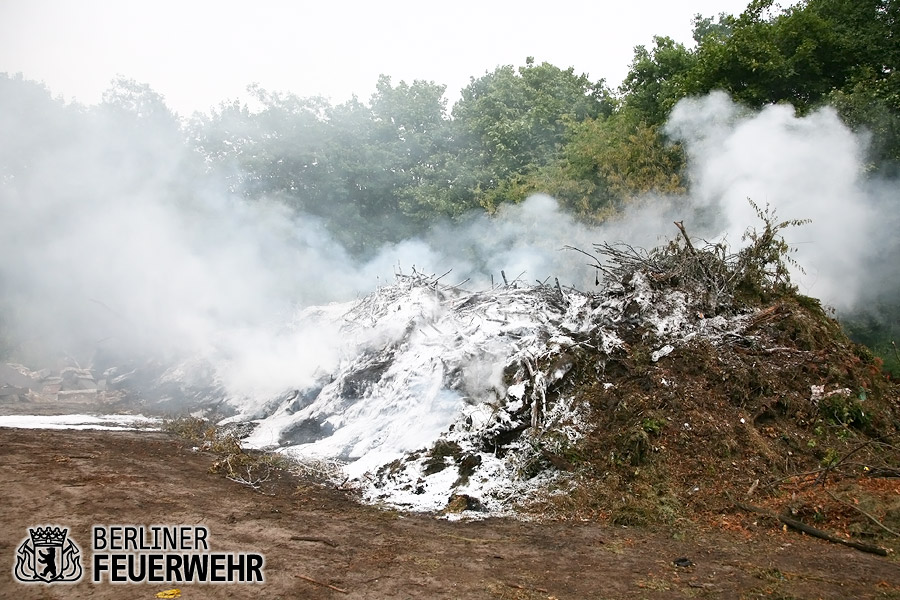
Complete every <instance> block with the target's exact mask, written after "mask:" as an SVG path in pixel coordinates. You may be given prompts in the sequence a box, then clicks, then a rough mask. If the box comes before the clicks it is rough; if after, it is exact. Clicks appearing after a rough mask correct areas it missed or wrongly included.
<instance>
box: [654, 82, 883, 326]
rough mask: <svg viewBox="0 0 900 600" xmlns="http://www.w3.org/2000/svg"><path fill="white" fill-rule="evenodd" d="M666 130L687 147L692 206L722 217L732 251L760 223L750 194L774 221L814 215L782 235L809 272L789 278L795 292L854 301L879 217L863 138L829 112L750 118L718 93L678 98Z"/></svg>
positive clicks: (786, 110)
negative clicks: (768, 210)
mask: <svg viewBox="0 0 900 600" xmlns="http://www.w3.org/2000/svg"><path fill="white" fill-rule="evenodd" d="M666 130H667V132H668V133H669V134H670V135H671V136H673V137H674V138H676V139H679V140H681V141H683V143H684V145H685V148H686V150H687V154H688V157H689V161H690V176H691V182H690V194H691V200H692V202H693V203H694V204H695V205H696V206H699V207H709V208H710V209H712V210H714V211H716V212H717V213H718V214H719V216H720V217H721V220H722V222H721V224H720V228H721V233H720V234H721V235H724V236H727V238H728V240H729V241H730V242H731V243H732V244H735V245H737V244H739V243H740V238H741V235H742V233H743V232H744V230H745V229H746V228H747V227H748V226H750V225H759V223H758V219H757V218H756V216H755V213H754V211H753V208H752V207H751V205H750V203H749V202H748V201H747V199H748V198H750V199H752V200H753V201H754V202H755V203H756V204H758V205H759V206H761V207H763V206H765V205H766V204H768V205H770V206H771V207H772V208H774V209H775V210H776V211H777V214H778V216H779V218H780V219H811V220H812V223H810V224H808V225H804V226H802V227H799V228H796V229H789V230H787V231H786V232H785V235H786V240H787V241H788V242H789V243H790V244H791V245H792V247H793V248H795V249H796V254H795V255H794V256H793V258H795V259H796V260H797V262H798V263H799V264H800V265H801V266H802V267H803V268H804V269H805V271H806V274H805V275H803V274H800V273H797V274H795V279H796V281H797V283H798V284H799V285H800V288H801V291H802V292H803V293H805V294H807V295H810V296H815V297H818V298H821V299H822V300H824V301H825V302H826V303H828V304H830V305H833V306H835V307H837V308H849V307H851V306H852V305H853V304H854V302H855V301H856V299H857V297H858V295H859V293H860V291H861V285H862V284H863V282H864V280H865V277H864V273H865V268H864V264H865V258H866V255H867V251H868V248H867V244H866V242H865V240H867V239H869V238H870V236H871V234H872V232H873V227H874V223H875V219H876V218H877V215H876V214H875V211H874V205H873V198H872V197H871V195H870V194H869V193H868V192H867V189H868V188H867V185H866V183H865V182H864V179H863V176H864V167H865V164H864V159H865V150H866V144H865V141H864V139H862V138H861V137H860V136H858V135H856V134H854V133H853V132H852V131H850V129H848V128H847V127H846V126H845V125H844V124H843V123H842V122H841V120H840V119H839V117H838V115H837V113H836V112H835V111H834V110H833V109H831V108H824V109H821V110H818V111H816V112H813V113H812V114H810V115H808V116H805V117H798V116H796V115H795V114H794V109H793V107H791V106H787V105H775V106H769V107H767V108H765V109H763V110H762V111H760V112H758V113H750V112H747V111H743V110H741V109H740V107H739V106H738V105H736V104H735V103H733V102H732V101H731V100H730V99H729V98H728V97H727V96H726V95H725V94H724V93H722V92H717V93H713V94H710V95H708V96H705V97H703V98H694V99H688V100H682V101H681V102H679V103H678V105H677V106H676V107H675V109H674V110H673V111H672V114H671V117H670V119H669V122H668V125H667V128H666Z"/></svg>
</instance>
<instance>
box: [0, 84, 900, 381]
mask: <svg viewBox="0 0 900 600" xmlns="http://www.w3.org/2000/svg"><path fill="white" fill-rule="evenodd" d="M9 89H10V88H9V86H7V90H8V91H9ZM12 96H13V92H12V91H9V93H6V92H3V93H2V94H0V100H2V103H3V106H0V108H2V110H0V133H2V140H3V141H2V154H0V158H2V159H3V160H2V161H0V164H2V166H3V171H0V257H2V258H0V283H2V302H3V304H4V314H5V315H6V317H5V320H6V321H7V322H6V327H7V329H8V331H9V333H8V335H9V337H10V338H11V339H12V340H13V342H14V344H15V346H16V350H17V351H18V352H19V353H20V354H21V355H27V356H30V357H32V358H34V359H35V360H38V359H40V360H45V361H47V360H55V359H58V358H59V357H60V356H62V355H65V354H68V355H70V356H73V357H78V359H79V360H83V361H89V360H91V359H93V358H94V357H96V356H97V355H98V354H99V355H104V356H107V357H114V358H113V359H115V358H120V357H123V356H135V355H147V354H151V353H152V354H156V355H161V356H168V357H173V356H183V355H194V354H198V355H204V356H209V357H216V358H218V359H220V360H222V361H224V364H228V365H229V375H228V377H229V380H230V381H232V382H233V383H234V385H235V386H236V387H238V388H241V389H251V388H254V386H255V387H257V388H260V387H261V388H265V389H267V390H269V389H272V390H277V389H284V388H285V387H287V386H288V385H292V386H295V387H302V383H303V382H304V378H307V379H308V378H309V377H311V374H312V373H313V372H314V371H315V370H317V369H327V368H328V366H329V365H330V364H333V363H334V362H335V361H337V360H338V359H339V356H338V354H339V352H338V350H337V348H336V343H335V341H336V340H335V336H336V332H335V331H329V330H327V328H322V329H309V328H307V329H305V330H302V331H294V332H292V333H291V335H289V336H286V335H284V331H285V327H286V324H288V323H290V322H291V320H292V315H294V314H295V312H296V311H297V310H298V309H301V308H303V307H309V306H313V305H321V304H326V303H329V302H339V301H346V300H351V299H354V298H356V297H359V296H360V295H363V294H365V293H367V292H369V291H371V290H372V289H374V288H375V287H377V286H378V285H380V284H383V283H385V282H389V281H391V280H392V278H393V276H394V273H395V272H396V271H397V270H400V271H405V272H409V271H410V270H412V269H413V268H415V269H417V270H419V271H421V272H425V273H434V274H440V273H444V272H446V271H448V270H450V271H451V272H450V274H449V275H448V276H447V279H446V280H445V282H446V283H458V282H460V281H463V280H469V283H468V284H467V285H469V286H472V287H487V286H489V285H490V284H491V281H493V282H494V283H495V284H499V283H500V281H501V279H500V273H501V271H503V272H505V274H506V276H507V278H508V279H509V280H510V281H512V280H513V279H516V278H520V279H521V280H523V281H525V282H529V283H534V282H535V281H544V280H546V279H547V278H552V277H554V276H556V277H558V278H559V279H560V282H561V283H562V284H563V285H575V286H577V287H579V288H582V289H584V288H586V287H589V286H592V285H593V281H594V272H593V271H592V270H591V269H590V268H589V267H588V266H586V265H585V262H586V261H585V257H584V256H582V255H579V254H578V253H574V252H571V251H564V250H562V248H563V246H566V245H571V246H576V247H580V248H583V249H588V250H589V249H590V248H591V245H592V244H593V243H594V242H602V241H609V242H617V241H627V242H629V243H631V244H634V245H640V246H645V247H649V246H653V245H655V244H657V243H659V242H660V241H661V239H662V237H663V236H667V237H671V236H673V235H674V234H675V233H677V232H676V231H675V230H674V228H673V226H672V221H673V220H684V221H685V223H686V224H687V225H688V227H689V229H690V231H691V232H692V233H694V234H697V235H704V236H708V237H710V238H713V237H725V238H726V239H727V240H728V241H729V242H731V243H732V244H733V245H734V246H737V245H739V244H740V237H741V234H742V233H743V231H744V229H745V228H746V227H747V226H748V225H752V224H754V222H755V221H756V218H755V215H754V213H753V212H752V209H751V207H750V205H749V204H748V202H747V198H748V197H750V198H752V199H753V200H755V201H756V202H757V203H759V204H762V205H764V204H766V203H768V204H770V205H772V206H773V207H775V208H776V209H777V211H778V214H779V216H780V217H782V218H785V219H794V218H809V219H812V224H810V225H808V226H805V227H803V228H799V229H796V230H790V231H789V235H790V238H789V239H788V241H789V242H790V243H791V244H792V245H793V246H794V247H796V248H797V254H796V256H795V258H796V259H797V260H798V262H799V263H800V264H801V265H803V266H804V267H805V269H806V271H807V273H806V275H802V276H800V284H801V291H803V292H804V293H807V294H810V295H813V296H818V297H821V298H822V299H823V300H825V301H826V302H828V303H832V304H835V305H837V306H839V307H850V306H852V305H853V303H854V302H855V301H856V300H857V299H858V298H859V297H860V292H861V290H862V289H863V288H864V287H865V286H867V285H871V284H872V278H871V277H868V278H867V277H866V271H865V269H863V268H862V265H864V264H866V261H869V260H871V259H872V257H873V256H877V255H878V253H879V252H880V251H881V249H880V248H878V247H877V246H875V245H874V244H873V241H874V240H877V239H878V236H877V231H876V229H877V225H876V222H877V221H878V220H877V219H876V210H875V206H876V202H877V198H876V195H875V194H874V192H873V190H874V189H875V188H874V187H873V186H871V185H869V184H866V183H864V180H863V169H864V157H865V143H864V141H863V140H862V139H861V138H860V137H859V136H857V135H855V134H853V133H852V132H851V131H850V130H849V129H847V127H845V126H844V125H843V124H842V123H841V122H840V120H839V119H838V117H837V115H836V114H835V112H834V111H832V110H829V109H824V110H821V111H818V112H815V113H813V114H811V115H809V116H806V117H797V116H795V115H794V113H793V110H792V109H791V108H790V107H788V106H773V107H769V108H767V109H765V110H763V111H761V112H759V113H748V112H745V111H742V110H741V109H740V108H739V107H737V106H736V105H735V104H733V103H732V102H731V101H730V100H729V99H728V98H727V97H726V96H725V95H724V94H712V95H710V96H707V97H705V98H698V99H692V100H685V101H683V102H681V103H680V104H679V105H678V106H677V107H676V108H675V110H674V111H673V113H672V117H671V120H670V122H669V124H668V127H667V131H668V133H669V135H670V136H672V137H673V138H675V139H678V140H680V141H681V142H682V143H683V144H684V145H685V147H686V149H687V152H688V156H689V159H690V174H691V191H690V195H689V197H685V198H656V197H655V198H646V199H643V200H641V201H638V202H635V203H634V205H633V207H632V208H631V209H630V210H629V211H628V212H627V214H625V215H624V216H623V217H620V218H617V219H614V220H612V221H610V222H609V223H608V224H607V225H605V226H603V227H600V228H590V227H587V226H585V225H583V224H581V223H579V222H577V221H576V220H575V219H573V218H572V217H571V216H569V215H567V214H565V213H564V212H563V211H562V210H560V208H559V206H558V205H557V203H556V202H555V201H554V200H553V199H551V198H548V197H546V196H535V197H532V198H530V199H528V200H527V201H525V202H523V203H522V204H521V205H517V206H507V207H504V208H503V209H502V210H501V211H500V213H499V215H498V216H496V217H494V218H488V217H486V216H472V217H471V218H469V219H468V220H465V221H464V222H462V223H455V224H444V225H439V226H436V227H435V228H434V229H433V230H432V231H431V232H430V233H429V234H427V235H425V236H423V237H421V238H419V239H412V240H406V241H403V242H401V243H398V244H393V245H389V246H385V247H384V248H382V249H381V250H380V251H379V252H378V253H376V254H375V255H374V256H371V257H370V258H369V259H368V260H366V261H363V262H359V261H358V260H356V259H353V258H352V257H351V256H350V255H349V254H348V253H347V252H346V251H345V250H344V249H343V248H342V247H341V246H340V245H339V244H338V243H336V242H335V241H334V240H333V239H331V237H330V236H329V235H328V233H327V231H326V229H325V227H324V226H323V224H322V223H321V222H319V221H317V220H316V219H314V218H312V217H309V216H306V215H298V214H294V213H292V212H291V211H289V210H288V209H287V208H285V207H284V206H283V205H281V204H279V203H277V202H272V201H267V200H266V199H256V200H253V201H248V200H246V199H244V198H242V197H240V196H237V195H235V194H233V193H231V192H229V191H228V190H227V188H226V187H225V186H224V185H223V184H221V182H219V181H218V180H217V179H216V178H215V177H214V176H213V175H211V174H209V173H208V172H207V170H206V169H205V166H204V164H203V161H202V159H201V158H200V157H198V156H197V155H195V154H194V153H192V152H190V151H188V150H186V149H185V146H184V144H183V143H179V142H178V135H177V133H178V132H177V125H174V124H172V123H168V122H165V121H163V122H159V121H153V120H152V119H151V120H146V119H145V120H141V118H138V117H136V116H135V115H133V114H123V113H120V112H116V111H113V110H111V109H108V108H104V107H103V106H100V107H93V108H91V109H84V108H81V107H77V106H66V107H63V106H62V105H60V104H59V103H57V102H55V101H49V98H47V99H46V100H42V101H34V99H33V98H32V99H31V100H28V99H24V100H23V99H21V98H14V97H12ZM38 96H39V94H38ZM878 189H879V193H880V196H879V197H881V198H883V197H884V196H885V195H886V194H894V195H896V188H891V187H890V186H886V185H882V186H879V188H878ZM889 239H892V238H889Z"/></svg>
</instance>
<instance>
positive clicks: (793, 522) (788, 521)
mask: <svg viewBox="0 0 900 600" xmlns="http://www.w3.org/2000/svg"><path fill="white" fill-rule="evenodd" d="M732 502H734V505H735V506H737V507H738V508H740V509H741V510H743V511H746V512H752V513H756V514H758V515H763V516H765V517H771V518H773V519H778V520H779V521H781V522H782V523H784V524H785V525H787V526H788V527H790V528H791V529H796V530H797V531H802V532H803V533H805V534H807V535H811V536H813V537H817V538H819V539H821V540H825V541H827V542H831V543H833V544H843V545H844V546H850V547H851V548H855V549H856V550H859V551H860V552H868V553H870V554H877V555H879V556H887V554H888V551H887V550H885V549H884V548H882V547H880V546H873V545H871V544H864V543H862V542H857V541H855V540H845V539H844V538H839V537H836V536H833V535H831V534H830V533H828V532H827V531H822V530H821V529H816V528H815V527H812V526H811V525H807V524H806V523H804V522H803V521H798V520H797V519H794V518H792V517H789V516H787V515H779V514H776V513H774V512H772V511H771V510H768V509H765V508H762V507H759V506H754V505H752V504H744V503H743V502H736V501H732Z"/></svg>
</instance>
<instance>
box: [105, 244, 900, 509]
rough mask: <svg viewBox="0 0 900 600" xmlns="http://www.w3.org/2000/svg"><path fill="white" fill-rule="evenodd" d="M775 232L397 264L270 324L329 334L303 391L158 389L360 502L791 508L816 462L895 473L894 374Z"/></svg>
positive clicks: (187, 374)
mask: <svg viewBox="0 0 900 600" xmlns="http://www.w3.org/2000/svg"><path fill="white" fill-rule="evenodd" d="M775 233H777V231H770V228H769V227H767V230H766V232H764V234H763V235H761V236H758V237H755V238H753V240H754V241H753V243H752V244H751V245H750V246H749V247H748V248H745V249H744V250H742V251H741V252H739V253H738V254H735V255H730V256H726V254H725V249H724V248H723V247H721V246H707V247H704V248H701V249H695V248H694V247H693V246H692V245H691V244H690V242H688V243H683V242H681V243H674V242H673V243H671V244H669V245H668V246H666V247H662V248H659V249H655V250H653V251H650V252H644V251H640V250H635V249H633V248H629V247H627V246H622V247H620V246H608V245H601V246H598V247H597V249H596V250H597V252H596V254H593V255H592V256H594V258H593V260H594V263H595V264H594V265H593V266H594V267H595V268H597V269H598V271H599V272H600V274H602V275H603V278H602V285H601V286H600V287H599V288H598V291H595V292H586V291H579V290H576V289H564V288H562V287H561V286H560V285H559V284H558V283H556V282H554V284H546V283H540V282H537V283H535V284H524V283H522V282H520V281H514V282H511V283H504V285H501V286H494V287H491V288H490V289H486V290H482V291H469V290H465V289H462V288H461V287H458V286H450V285H446V284H444V283H442V281H441V278H435V277H431V276H426V275H423V274H420V273H413V274H412V275H405V276H403V275H398V277H397V280H396V281H395V282H394V283H393V284H391V285H386V286H384V287H382V288H380V289H378V290H377V291H375V292H374V293H372V294H370V295H368V296H366V297H364V298H361V299H359V300H357V301H353V302H349V303H344V304H333V305H328V306H324V307H315V308H309V309H305V310H303V311H301V312H300V313H299V314H298V315H297V316H296V318H295V319H294V321H293V323H292V324H291V325H290V327H288V328H287V329H286V331H285V336H287V337H290V336H291V335H293V334H295V333H296V332H303V331H310V330H311V329H324V330H326V331H331V332H333V337H334V342H335V343H334V345H335V346H336V347H337V352H336V354H335V355H334V356H333V357H332V358H333V360H332V361H331V363H330V365H329V366H328V367H327V368H324V367H323V368H319V369H318V370H315V371H314V372H315V375H314V376H313V377H312V378H307V381H306V383H305V384H304V385H302V386H297V387H295V388H294V389H288V390H285V391H284V393H282V394H278V395H274V396H272V395H268V396H260V395H255V396H254V395H252V394H245V395H233V394H231V395H230V394H228V393H226V392H225V389H226V388H227V386H223V385H222V382H221V377H220V376H219V375H217V374H216V373H217V371H216V369H215V368H208V369H205V370H203V369H198V368H197V367H198V365H199V364H201V363H202V362H203V361H193V362H188V363H183V364H181V365H179V366H178V367H176V368H172V369H168V370H166V371H165V372H163V373H162V374H161V375H160V374H158V373H157V374H156V375H154V381H155V384H154V385H155V386H156V389H157V391H159V390H164V391H165V392H166V393H165V394H163V396H164V397H163V398H162V400H163V401H166V400H171V399H172V397H173V396H174V395H177V396H179V397H180V398H181V401H182V402H183V401H184V399H185V398H187V399H189V400H190V399H193V400H195V404H196V405H197V406H200V405H203V406H205V407H207V408H209V407H215V408H216V411H217V412H218V414H220V415H221V414H223V410H224V409H227V411H228V412H229V413H230V414H231V416H230V417H229V418H227V419H225V420H224V421H222V424H223V425H226V426H230V427H232V428H235V430H236V431H241V432H242V433H241V435H242V437H243V438H244V439H243V444H244V445H245V446H249V447H255V448H262V449H268V450H277V451H279V452H282V453H285V454H287V455H289V456H292V457H296V458H298V459H300V460H301V461H303V462H304V463H306V464H318V465H328V466H330V468H331V472H330V474H331V476H332V478H333V479H334V480H336V481H338V482H340V483H341V484H342V486H343V487H345V488H352V489H354V490H356V491H357V492H358V494H359V495H360V496H361V498H362V499H363V500H365V501H367V502H371V503H378V504H384V505H387V506H392V507H398V508H402V509H407V510H417V511H446V512H449V513H459V512H463V511H468V514H474V513H480V514H509V513H511V512H516V513H517V514H537V515H542V516H569V517H571V516H583V517H592V518H593V517H601V518H609V519H611V520H612V521H613V522H616V523H622V524H641V523H649V522H659V521H665V522H673V521H675V520H677V519H679V518H681V517H682V516H684V515H685V514H686V513H689V512H696V511H697V510H700V509H701V508H706V507H710V508H712V509H713V510H715V509H716V508H717V507H720V506H721V505H722V504H723V503H724V502H725V501H726V499H728V498H730V497H731V495H732V494H740V495H741V497H745V496H746V495H747V494H748V490H749V493H751V494H752V493H753V492H754V491H755V490H758V491H756V497H760V495H763V494H769V495H772V494H776V493H777V492H778V491H779V490H780V489H782V488H783V486H784V485H785V484H786V483H787V484H792V485H794V486H795V487H794V488H793V489H794V492H793V496H792V497H793V498H794V499H795V500H796V499H797V498H798V495H797V492H796V490H797V489H800V488H799V487H798V486H800V487H802V486H803V485H805V483H810V481H809V474H810V473H812V474H813V476H814V477H818V478H821V477H822V475H823V474H824V476H825V477H831V478H832V480H837V479H838V478H841V477H843V478H860V477H869V478H872V480H873V481H874V478H873V476H874V477H883V476H894V477H896V476H900V460H898V453H897V451H896V445H892V444H891V443H890V440H891V438H892V437H893V436H895V435H896V431H897V425H898V422H900V421H898V418H897V414H898V412H897V408H898V401H897V398H898V395H897V389H896V387H895V385H894V384H893V383H891V382H890V381H889V380H888V379H887V378H886V377H885V376H884V375H883V374H882V373H881V371H880V364H879V362H878V360H877V359H876V358H875V357H874V356H873V355H871V354H870V353H869V352H868V350H866V349H865V348H863V347H861V346H857V345H855V344H853V343H851V342H850V341H849V340H848V339H847V338H846V337H845V336H844V334H843V333H842V331H841V330H840V327H839V325H838V324H837V323H836V322H835V321H834V320H833V319H831V318H830V317H829V316H828V315H827V314H826V312H825V311H823V309H822V307H821V306H820V305H819V303H818V302H817V301H815V300H813V299H811V298H807V297H804V296H801V295H798V294H797V293H796V291H795V289H794V288H793V287H792V286H791V285H790V283H789V279H788V276H787V269H786V263H785V261H784V256H783V255H782V254H781V253H780V252H775V253H772V252H768V251H764V250H767V249H771V247H772V244H773V243H774V242H775V241H777V240H778V239H779V238H777V236H776V235H774V234H775ZM685 240H687V236H686V235H685ZM292 332H293V333H292ZM307 367H308V365H307ZM309 370H310V369H309V368H307V369H306V371H309ZM132 373H133V372H132ZM114 375H115V373H111V374H109V376H110V377H112V376H114ZM118 379H123V376H122V375H119V376H118ZM124 381H125V383H126V384H127V383H128V378H127V377H125V378H124ZM131 385H132V389H135V390H136V389H138V388H142V389H144V390H146V389H147V387H148V386H147V380H146V377H145V378H144V380H142V382H139V381H138V380H137V379H133V380H132V381H131ZM151 387H152V386H151ZM151 396H152V394H151V395H148V394H146V393H145V394H144V396H143V397H144V398H145V400H144V402H145V404H146V406H145V407H144V408H146V409H148V411H149V412H152V408H153V407H151V406H150V397H151ZM159 400H160V399H159V398H157V399H156V400H154V402H155V406H160V403H159ZM163 404H164V402H163ZM195 408H196V406H195ZM851 457H852V458H851ZM804 477H805V478H806V479H804ZM893 481H897V480H896V479H895V480H893ZM804 482H805V483H804ZM891 489H893V488H891ZM890 491H891V490H886V491H885V493H889V492H890ZM896 491H897V490H894V492H896ZM872 493H875V492H874V491H873V492H872ZM895 495H896V494H895ZM801 496H802V494H801ZM857 497H862V496H860V494H857ZM895 503H896V501H895ZM801 505H802V502H800V504H799V505H798V506H800V508H799V509H796V507H795V509H796V510H801V513H802V510H806V509H809V510H815V511H817V513H816V514H818V511H821V510H823V509H822V506H821V505H820V504H815V503H811V504H809V506H807V507H806V508H803V506H801ZM810 507H811V508H810ZM895 508H896V509H897V510H895V513H896V514H895V515H894V517H895V518H896V519H898V520H900V503H898V506H896V507H895ZM888 509H890V507H888ZM891 510H892V509H891Z"/></svg>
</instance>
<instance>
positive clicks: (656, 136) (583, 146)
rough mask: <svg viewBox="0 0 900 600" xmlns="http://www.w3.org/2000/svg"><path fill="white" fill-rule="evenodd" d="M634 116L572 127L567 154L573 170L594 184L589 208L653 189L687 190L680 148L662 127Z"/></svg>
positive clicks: (619, 115)
mask: <svg viewBox="0 0 900 600" xmlns="http://www.w3.org/2000/svg"><path fill="white" fill-rule="evenodd" d="M634 115H635V113H633V112H629V111H622V112H619V113H616V114H615V115H612V116H610V117H606V118H602V117H601V118H596V119H589V120H585V121H582V122H581V123H579V124H577V125H575V126H573V127H572V135H571V141H570V143H569V144H568V145H567V146H566V148H565V157H566V161H567V163H568V164H569V165H571V169H572V173H573V175H574V176H576V177H577V178H578V179H581V180H585V181H590V182H591V184H592V186H593V187H592V188H591V191H592V194H591V197H589V198H587V199H585V201H584V205H585V206H586V208H588V209H590V210H599V209H602V208H603V207H604V206H605V205H606V204H608V203H609V202H613V201H621V200H629V199H631V198H634V197H636V196H640V195H643V194H647V193H650V192H656V193H662V194H680V193H684V191H685V186H684V184H683V182H682V179H681V171H682V168H683V165H684V155H683V153H682V150H681V147H680V146H678V145H674V144H670V143H668V142H667V141H666V139H665V138H664V137H663V136H662V134H661V133H660V131H659V128H658V127H657V126H655V125H649V124H647V123H646V122H643V121H635V120H634Z"/></svg>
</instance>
